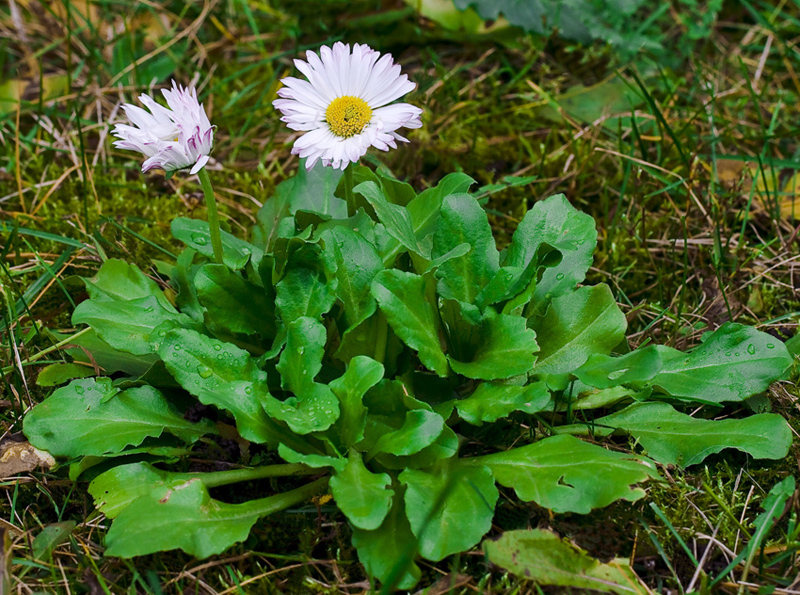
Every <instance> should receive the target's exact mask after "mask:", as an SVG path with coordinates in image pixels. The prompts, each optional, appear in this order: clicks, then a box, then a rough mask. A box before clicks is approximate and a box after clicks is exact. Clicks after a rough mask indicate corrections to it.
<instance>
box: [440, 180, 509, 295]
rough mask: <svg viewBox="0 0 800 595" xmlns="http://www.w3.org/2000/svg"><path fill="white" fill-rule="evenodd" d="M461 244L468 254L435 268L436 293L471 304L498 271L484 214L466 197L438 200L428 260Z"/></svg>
mask: <svg viewBox="0 0 800 595" xmlns="http://www.w3.org/2000/svg"><path fill="white" fill-rule="evenodd" d="M464 243H466V244H469V245H470V246H471V247H472V250H471V251H470V252H469V253H468V254H465V255H464V256H459V257H457V258H451V259H449V260H448V261H446V262H443V263H442V264H441V265H440V266H439V270H438V276H439V277H440V279H441V280H440V282H439V294H440V295H441V296H442V297H444V298H450V299H456V300H458V301H461V302H466V303H468V304H473V303H475V297H476V296H477V295H478V294H479V293H480V292H481V290H482V289H483V288H484V287H485V286H486V284H487V283H489V281H490V280H491V279H492V277H494V276H495V274H496V273H497V271H498V270H499V268H500V264H499V260H500V255H499V253H498V252H497V247H496V246H495V242H494V237H493V236H492V229H491V227H490V226H489V221H488V219H487V217H486V213H485V212H484V210H483V209H482V208H481V206H480V205H479V204H478V202H477V201H476V200H475V199H474V198H473V197H472V196H470V195H468V194H457V195H450V196H447V197H446V198H445V199H444V200H443V201H442V209H441V212H440V213H439V220H438V221H437V223H436V232H435V233H434V236H433V250H432V252H431V257H432V258H434V259H436V258H439V257H440V256H442V255H444V254H447V253H448V252H450V251H451V250H453V249H454V248H456V247H457V246H458V245H459V244H464Z"/></svg>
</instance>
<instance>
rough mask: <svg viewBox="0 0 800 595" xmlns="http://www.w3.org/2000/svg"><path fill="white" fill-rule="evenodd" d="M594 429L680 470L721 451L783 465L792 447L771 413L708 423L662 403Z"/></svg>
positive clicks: (630, 410)
mask: <svg viewBox="0 0 800 595" xmlns="http://www.w3.org/2000/svg"><path fill="white" fill-rule="evenodd" d="M594 423H595V424H597V425H598V426H608V427H611V428H618V429H620V430H625V431H626V432H627V433H629V434H630V435H631V436H633V437H634V438H636V440H637V441H638V442H639V443H640V444H641V445H642V447H643V448H644V449H645V450H646V451H647V454H648V455H649V456H651V457H652V458H654V459H655V460H656V461H658V462H659V463H663V464H664V465H680V466H681V467H688V466H689V465H696V464H697V463H701V462H702V461H703V460H704V459H705V458H706V457H707V456H709V455H712V454H714V453H718V452H720V451H721V450H723V449H725V448H736V449H738V450H741V451H744V452H746V453H748V454H749V455H751V456H753V457H754V458H756V459H782V458H784V457H785V456H786V455H787V453H788V452H789V448H790V447H791V444H792V431H791V429H790V428H789V424H787V423H786V420H785V419H784V418H783V417H781V416H780V415H776V414H774V413H761V414H758V415H752V416H750V417H746V418H744V419H722V420H719V421H712V420H708V419H697V418H694V417H691V416H689V415H686V414H684V413H679V412H678V411H675V409H673V408H672V407H671V406H670V405H668V404H667V403H635V404H633V405H631V406H629V407H627V408H625V409H623V410H622V411H619V412H617V413H612V414H611V415H607V416H605V417H602V418H600V419H598V420H596V421H595V422H594Z"/></svg>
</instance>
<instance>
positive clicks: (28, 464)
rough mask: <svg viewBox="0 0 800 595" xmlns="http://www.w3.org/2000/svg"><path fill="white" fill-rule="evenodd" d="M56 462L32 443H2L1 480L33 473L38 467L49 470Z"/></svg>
mask: <svg viewBox="0 0 800 595" xmlns="http://www.w3.org/2000/svg"><path fill="white" fill-rule="evenodd" d="M55 464H56V460H55V459H54V458H53V457H52V456H51V455H50V453H47V452H45V451H43V450H39V449H38V448H35V447H34V446H32V445H31V443H30V442H15V441H13V440H6V441H5V442H3V443H0V479H7V478H9V477H13V476H15V475H19V474H20V473H27V472H29V471H33V470H34V469H36V468H37V467H44V468H45V469H49V468H50V467H52V466H53V465H55Z"/></svg>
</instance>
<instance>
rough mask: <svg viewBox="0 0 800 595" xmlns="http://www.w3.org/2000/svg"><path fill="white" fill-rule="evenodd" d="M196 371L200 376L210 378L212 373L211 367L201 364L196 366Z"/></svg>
mask: <svg viewBox="0 0 800 595" xmlns="http://www.w3.org/2000/svg"><path fill="white" fill-rule="evenodd" d="M197 373H198V374H200V378H210V377H211V374H213V372H212V371H211V368H209V367H208V366H203V365H200V366H197Z"/></svg>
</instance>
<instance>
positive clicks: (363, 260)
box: [24, 44, 793, 592]
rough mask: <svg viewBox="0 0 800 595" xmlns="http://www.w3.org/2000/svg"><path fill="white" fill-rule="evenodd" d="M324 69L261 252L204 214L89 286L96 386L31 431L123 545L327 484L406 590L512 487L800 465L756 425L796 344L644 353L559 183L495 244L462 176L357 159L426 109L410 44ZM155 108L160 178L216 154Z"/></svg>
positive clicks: (605, 483)
mask: <svg viewBox="0 0 800 595" xmlns="http://www.w3.org/2000/svg"><path fill="white" fill-rule="evenodd" d="M307 57H308V62H301V61H298V62H296V65H297V68H298V70H300V71H301V72H302V73H303V74H305V75H306V77H307V78H308V80H307V81H303V80H301V79H295V78H288V79H285V80H284V82H285V84H286V87H285V88H284V89H283V90H282V91H281V92H280V95H281V98H280V99H278V100H277V101H276V102H275V104H276V107H277V108H278V109H280V110H281V112H282V113H283V119H284V120H285V121H286V122H287V124H288V125H289V126H290V127H291V128H293V129H294V130H299V131H302V132H304V133H305V134H304V135H303V136H301V137H300V138H299V139H298V140H297V141H296V142H295V146H294V149H293V151H294V152H295V153H296V154H298V155H300V156H301V157H304V158H305V159H306V161H305V167H300V169H299V171H298V172H297V174H296V176H295V177H293V178H291V179H289V180H286V181H284V182H282V183H281V184H280V185H279V186H278V187H277V189H276V191H275V195H274V196H273V197H272V198H271V199H269V200H268V201H267V202H266V203H265V204H264V206H263V207H262V208H261V210H260V212H259V213H258V219H257V220H258V223H257V225H256V226H255V227H254V228H253V230H252V233H251V235H250V237H249V238H248V239H244V238H240V237H236V236H234V235H233V234H230V233H227V232H224V231H222V232H221V236H222V241H221V244H222V251H221V258H220V257H219V256H220V255H219V254H218V253H217V251H216V250H217V249H216V246H218V245H219V243H218V242H217V243H215V242H214V241H212V244H214V246H215V247H214V248H213V249H212V248H211V247H210V246H209V241H208V239H209V237H210V236H211V234H213V233H215V232H214V231H213V226H209V225H207V224H205V223H203V222H199V221H194V220H191V219H187V218H183V217H178V218H176V219H175V220H174V221H173V222H172V231H173V234H174V236H175V237H176V238H177V239H178V240H179V241H181V242H182V243H183V244H184V245H185V250H184V251H183V252H182V253H181V254H180V255H179V256H178V257H177V260H176V261H175V262H174V263H173V264H172V265H171V267H168V268H166V269H164V268H163V267H162V268H160V269H159V272H160V273H161V278H162V279H163V278H164V277H168V278H169V287H168V288H165V287H164V286H163V285H159V284H158V283H156V281H154V280H153V279H152V278H151V277H150V276H148V275H147V274H145V272H143V271H141V270H140V269H139V268H137V267H136V266H134V265H132V264H128V263H125V262H123V261H120V260H114V259H110V260H107V261H106V262H105V263H104V264H103V266H102V267H101V268H100V270H99V271H98V273H97V275H96V276H95V277H93V278H91V279H85V283H86V288H87V292H88V294H89V299H87V300H85V301H84V302H82V303H80V304H79V305H78V307H77V308H76V310H75V312H74V314H73V317H72V321H73V323H74V324H75V325H87V326H88V328H89V329H90V330H89V331H87V332H83V334H81V335H80V336H76V337H73V341H72V342H73V343H74V344H77V345H78V346H79V348H76V349H72V350H70V352H69V353H70V354H71V355H72V356H73V357H74V358H75V359H78V360H82V361H89V358H88V357H87V355H86V353H90V354H91V363H92V364H93V365H94V366H96V367H98V368H101V369H102V371H103V374H102V375H100V376H99V377H96V378H78V379H75V380H72V381H71V382H69V384H66V385H64V386H62V387H60V388H58V389H57V390H56V391H55V392H54V393H53V394H52V395H51V396H50V397H49V398H47V399H46V400H44V401H43V402H42V403H41V404H39V405H37V406H36V407H34V408H33V409H32V410H31V411H30V412H29V413H28V414H27V416H26V418H25V422H24V430H25V433H26V435H27V437H28V439H29V440H30V442H31V443H32V444H34V445H35V446H36V447H37V448H39V449H42V450H46V451H48V452H50V453H51V454H53V455H55V456H56V457H59V458H60V460H61V461H63V462H64V463H65V464H69V470H70V476H71V477H72V478H73V479H78V478H81V479H88V480H90V481H91V483H90V484H89V491H90V492H91V494H92V495H93V496H94V498H95V503H96V505H97V507H98V508H99V509H100V510H101V511H102V512H103V513H104V514H105V515H106V516H107V517H108V518H109V519H112V520H113V522H112V523H111V526H110V529H109V531H108V533H107V535H106V537H105V546H106V548H107V549H106V554H107V555H110V556H123V557H131V556H137V555H143V554H148V553H153V552H157V551H162V550H169V549H175V548H180V549H182V550H184V551H186V552H188V553H190V554H192V555H195V556H198V557H204V556H209V555H212V554H217V553H220V552H222V551H223V550H225V549H226V548H228V547H230V546H232V545H233V544H234V543H236V542H241V541H244V540H246V539H247V538H248V535H249V533H250V530H251V528H252V527H253V526H254V525H255V524H256V523H257V522H259V519H261V518H263V517H265V516H267V515H271V514H276V513H279V512H280V511H283V510H286V509H288V508H295V509H296V507H298V506H299V505H301V504H302V503H305V502H309V500H310V499H311V497H312V496H314V495H318V494H323V493H325V492H329V493H330V494H331V495H332V496H333V498H334V499H335V502H336V505H337V507H338V511H339V512H334V513H332V514H333V515H334V519H337V520H339V521H340V522H341V523H342V526H343V527H344V526H345V525H346V526H347V529H346V530H347V531H348V532H349V534H351V535H352V544H353V546H354V547H355V549H356V550H357V553H358V557H359V559H360V561H361V562H362V564H363V567H364V571H365V573H366V574H367V575H368V576H370V577H374V578H375V579H377V580H379V581H381V582H383V583H384V586H385V588H386V589H387V590H389V589H391V588H393V587H399V588H411V587H412V586H413V585H414V584H415V583H416V582H417V581H418V580H419V579H420V576H421V570H420V568H419V567H418V566H417V564H416V560H417V558H418V557H422V558H425V559H427V560H432V561H438V560H442V559H444V558H446V557H447V556H450V555H451V554H457V553H459V552H463V551H465V550H468V549H470V548H472V547H473V546H475V545H476V544H478V543H479V542H480V541H481V539H482V538H483V537H484V535H486V534H487V533H488V532H490V531H492V530H493V515H494V510H495V506H496V505H497V503H498V501H499V500H500V496H501V494H500V490H499V488H498V486H502V487H504V488H507V490H506V491H505V492H504V495H503V497H504V498H511V499H514V500H518V501H522V502H532V503H535V504H536V505H539V506H542V507H545V508H547V509H549V510H550V511H552V512H553V513H565V512H571V513H580V514H584V513H588V512H589V511H591V510H592V509H594V508H599V507H604V506H607V505H609V504H611V503H612V502H615V501H618V500H627V501H633V500H637V499H639V498H642V497H644V496H645V493H646V492H645V489H646V486H647V482H648V481H658V480H659V471H658V464H663V465H679V466H687V465H694V464H698V463H700V462H702V461H703V460H704V459H705V457H707V456H708V455H710V454H712V453H717V452H719V451H721V450H723V449H726V448H735V449H739V450H741V451H744V452H746V453H748V454H749V455H752V456H754V457H760V458H767V459H777V458H782V457H784V456H786V454H787V452H788V449H789V446H790V443H791V439H792V434H791V430H790V428H789V426H788V424H787V423H786V421H785V420H784V419H783V418H782V417H781V416H780V415H777V414H774V413H758V414H753V415H749V416H742V415H741V411H742V410H744V408H746V407H747V404H748V403H749V402H750V401H749V399H750V397H751V396H752V395H756V394H760V393H764V392H765V391H767V389H768V387H769V385H770V383H771V382H774V381H776V380H779V379H781V378H782V377H783V376H784V375H785V374H786V372H787V370H788V369H789V368H790V367H791V366H792V363H793V358H792V355H791V354H790V352H789V350H788V349H787V347H786V345H784V343H782V342H781V341H779V340H777V339H775V338H774V337H772V336H770V335H768V334H766V333H763V332H760V331H758V330H756V329H754V328H752V327H749V326H744V325H740V324H733V323H726V324H724V325H722V326H720V327H719V328H717V329H714V330H712V331H710V332H708V333H707V334H706V335H705V336H704V337H703V340H702V343H701V344H700V345H699V346H698V347H697V348H695V349H693V350H691V351H688V352H682V351H679V350H677V349H673V348H671V347H667V346H663V345H647V346H643V347H640V348H638V349H631V348H630V346H629V344H628V341H627V340H626V330H627V320H626V317H625V314H624V313H623V312H622V311H621V310H620V308H619V307H618V305H617V303H616V301H615V299H614V296H613V294H612V291H611V289H610V288H609V287H608V286H607V285H604V284H600V285H586V284H584V281H585V275H586V272H587V271H588V270H589V267H590V266H591V264H592V254H593V251H594V248H595V245H596V240H597V232H596V230H595V225H594V221H593V220H592V218H591V217H589V216H588V215H585V214H582V213H580V212H578V211H577V210H576V209H575V208H573V207H572V206H571V205H570V203H569V202H568V200H567V199H566V198H565V197H564V196H563V195H556V196H552V197H550V198H547V199H545V200H540V201H537V202H535V204H534V205H533V207H532V208H531V209H530V210H529V211H528V213H527V214H526V215H525V216H524V218H523V219H522V220H521V221H520V222H519V225H518V226H517V228H516V231H515V232H514V234H513V236H512V238H511V242H510V244H509V245H508V247H507V248H505V249H502V250H500V249H498V247H497V245H496V243H495V239H494V237H493V235H492V229H491V226H490V224H489V221H488V218H487V215H486V213H485V211H484V210H483V208H482V207H481V205H480V204H479V202H478V200H477V199H476V198H475V194H472V193H471V190H472V188H473V186H474V180H472V179H471V178H470V177H469V176H467V175H466V174H463V173H451V174H449V175H447V176H445V177H444V178H443V179H441V180H440V181H439V183H438V184H437V185H435V186H432V187H430V188H427V189H425V190H423V191H422V192H420V193H417V192H416V191H415V190H414V189H413V188H412V187H411V186H410V185H409V184H407V183H405V182H403V181H400V180H398V179H396V178H395V177H393V176H392V175H391V173H390V172H389V171H388V170H387V169H386V168H378V169H377V171H373V170H372V169H370V168H368V167H365V166H362V165H358V164H357V162H358V160H359V158H360V157H361V156H363V155H364V152H365V151H366V150H367V149H368V147H370V146H374V147H376V148H378V149H383V150H386V149H387V148H389V147H393V146H394V145H395V144H396V141H402V140H405V139H403V138H402V137H401V136H400V135H399V134H398V133H397V130H398V129H400V128H401V127H406V128H415V127H418V126H419V125H420V120H419V117H420V109H419V108H416V107H414V106H411V105H408V104H404V103H397V104H391V103H390V102H391V101H394V100H396V99H398V98H400V97H401V96H402V95H403V94H404V93H407V92H408V91H410V90H411V89H412V88H413V83H411V82H410V81H409V80H408V78H407V77H406V76H405V75H401V74H400V72H399V69H398V67H397V66H396V65H394V63H393V62H392V58H391V56H383V57H381V56H380V55H379V54H378V53H377V52H375V51H373V50H371V49H369V48H367V47H366V46H363V45H354V46H353V47H352V49H351V48H350V46H347V45H345V44H337V45H335V46H334V47H333V48H325V47H323V48H321V50H320V52H319V55H317V54H316V53H314V52H311V53H309V54H308V55H307ZM178 91H180V90H178ZM145 97H146V96H143V98H142V103H143V104H144V105H146V106H147V107H149V108H150V110H151V114H146V112H144V110H139V109H138V108H136V109H131V108H128V113H129V116H130V117H131V120H132V121H133V122H134V123H136V124H137V126H138V131H137V129H128V128H121V130H120V131H119V133H118V134H119V135H121V136H122V135H125V141H124V142H126V143H129V144H126V145H124V147H125V148H136V150H140V151H141V152H143V153H145V154H147V155H149V159H148V161H147V162H146V167H150V166H155V165H154V164H157V163H160V164H161V167H163V166H164V165H166V166H167V167H175V168H177V167H193V169H194V168H198V164H201V162H202V161H203V159H204V158H205V157H207V149H209V148H210V139H211V136H210V127H209V126H207V120H205V118H204V116H203V115H202V109H199V110H198V109H195V101H194V94H193V93H192V94H191V95H188V94H184V93H183V92H177V95H176V91H175V90H173V92H172V93H171V94H167V93H165V97H166V99H167V101H168V104H169V105H170V107H171V110H167V109H166V108H162V107H159V106H158V105H157V104H155V102H153V101H152V100H149V98H148V99H147V100H146V99H145ZM179 97H182V98H183V100H186V104H183V103H180V102H179V101H178V99H179ZM189 97H191V99H192V101H189V100H188V98H189ZM183 100H181V101H183ZM179 103H180V105H179ZM181 106H183V107H181ZM190 113H191V114H193V115H192V116H191V117H190V116H189V114H190ZM145 116H146V117H145ZM200 122H202V124H199V123H200ZM193 135H194V136H193ZM189 138H195V139H196V140H195V143H194V144H191V143H189V140H188V139H189ZM176 139H177V140H176ZM206 139H207V141H206ZM200 140H203V142H204V143H205V144H203V145H202V147H203V148H205V153H203V152H202V151H200V146H201V145H200V144H199V141H200ZM190 145H191V147H190ZM190 148H191V150H192V151H194V150H195V149H196V150H197V152H190ZM342 169H344V172H345V173H344V174H343V172H342V171H341V170H342ZM197 171H200V172H202V171H203V170H202V165H200V167H199V168H198V169H197ZM346 172H350V173H349V174H347V173H346ZM216 233H220V232H219V231H217V232H216ZM730 411H737V412H739V413H738V417H730V416H728V415H727V413H729V412H730ZM584 438H586V439H584ZM628 438H630V439H631V443H628V442H627V440H628ZM612 440H615V441H616V444H617V448H615V449H613V450H612V449H608V448H606V447H605V446H604V445H603V442H605V443H608V441H612ZM620 440H621V441H622V442H620ZM225 443H228V444H234V445H235V449H234V452H231V451H230V450H228V451H223V449H222V448H220V445H221V444H225ZM620 446H622V447H623V448H619V447H620ZM278 478H279V479H278ZM232 486H241V487H232ZM311 511H312V514H317V513H316V511H315V510H314V509H311ZM495 522H496V523H501V522H502V521H500V520H498V521H495ZM617 562H618V563H619V564H623V565H624V564H625V561H616V562H615V563H617ZM632 584H633V586H635V583H632ZM626 592H627V591H626ZM632 592H636V590H635V589H633V591H632Z"/></svg>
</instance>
